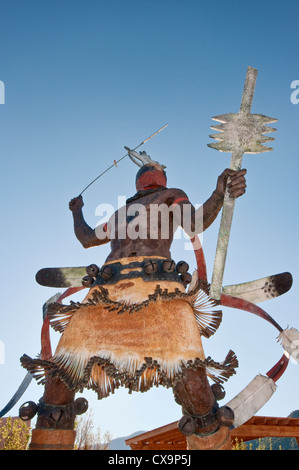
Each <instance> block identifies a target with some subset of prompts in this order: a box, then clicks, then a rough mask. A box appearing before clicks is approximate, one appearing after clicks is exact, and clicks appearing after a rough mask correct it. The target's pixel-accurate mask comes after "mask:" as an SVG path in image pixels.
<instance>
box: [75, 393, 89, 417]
mask: <svg viewBox="0 0 299 470" xmlns="http://www.w3.org/2000/svg"><path fill="white" fill-rule="evenodd" d="M74 405H75V413H76V415H82V414H83V413H85V412H86V411H87V410H88V401H87V400H86V398H83V397H80V398H77V399H76V400H75V403H74Z"/></svg>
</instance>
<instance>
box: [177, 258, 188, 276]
mask: <svg viewBox="0 0 299 470" xmlns="http://www.w3.org/2000/svg"><path fill="white" fill-rule="evenodd" d="M176 269H177V271H178V272H179V273H180V274H185V273H186V272H188V269H189V264H188V263H186V261H179V262H178V263H177V265H176Z"/></svg>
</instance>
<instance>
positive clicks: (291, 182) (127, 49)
mask: <svg viewBox="0 0 299 470" xmlns="http://www.w3.org/2000/svg"><path fill="white" fill-rule="evenodd" d="M298 14H299V4H298V2H297V1H286V2H279V1H273V0H272V1H268V0H264V1H262V2H260V1H257V0H252V1H250V2H245V1H234V0H226V1H225V2H223V1H220V0H209V1H207V0H187V1H186V0H184V1H183V0H159V1H158V0H139V1H137V0H110V1H109V2H108V1H102V0H97V1H95V0H88V1H83V0H59V1H58V0H43V2H40V1H38V0H1V1H0V50H1V55H0V57H1V61H0V81H1V82H3V84H4V90H5V96H4V98H5V99H4V100H2V103H1V104H0V123H1V124H0V136H1V138H0V156H1V185H0V191H1V201H2V204H1V206H2V207H1V223H2V229H1V243H0V250H1V265H2V269H1V282H0V285H1V308H0V325H1V327H0V345H1V351H2V353H1V355H2V357H1V358H0V359H1V360H0V383H1V392H0V409H2V408H3V407H4V406H5V405H6V403H7V402H8V401H9V399H10V398H11V396H12V395H13V394H14V392H15V391H16V389H17V388H18V386H19V385H20V383H21V381H22V380H23V378H24V377H25V375H26V371H25V370H24V369H23V368H22V367H21V365H20V357H21V356H22V355H23V354H24V353H26V354H28V355H29V356H31V357H36V356H37V355H38V354H39V352H40V332H41V326H42V306H43V304H44V302H45V301H46V300H48V299H49V298H50V297H51V296H52V295H54V294H55V293H56V292H57V291H59V289H58V290H57V289H54V288H49V287H42V286H40V285H39V284H37V283H36V281H35V274H36V272H37V271H38V270H39V269H41V268H43V267H51V266H52V267H56V266H87V265H89V264H91V263H95V264H98V265H101V264H102V263H103V262H104V260H105V258H106V256H107V255H108V253H109V246H104V247H95V248H90V249H88V250H86V249H84V248H83V247H82V246H81V245H80V243H79V242H78V240H77V239H76V237H75V235H74V233H73V222H72V214H71V213H70V211H69V209H68V203H69V201H70V199H71V198H73V197H75V196H77V195H78V194H79V193H80V192H81V191H82V190H83V188H85V187H86V186H87V185H88V184H89V183H90V182H91V181H92V180H93V179H94V178H95V177H96V176H97V175H99V174H100V173H101V172H102V171H104V170H105V169H106V168H107V167H109V166H110V165H111V164H112V163H113V161H114V160H117V159H119V158H121V157H122V156H124V155H125V153H126V151H125V150H124V146H129V147H131V148H133V147H136V146H137V145H138V144H139V143H140V142H142V141H143V140H144V139H145V138H147V137H148V136H150V135H151V134H152V133H153V132H155V131H156V130H157V129H159V128H160V127H162V126H163V125H165V124H168V126H167V128H166V129H165V130H163V132H161V133H160V134H158V135H157V136H156V137H154V138H153V139H152V140H151V141H150V142H148V143H147V144H146V145H144V146H143V147H142V150H146V151H147V153H148V154H149V155H151V157H152V158H153V159H154V160H158V161H159V162H161V163H163V164H164V165H166V166H167V170H166V171H167V177H168V187H175V188H180V189H183V190H184V191H185V192H186V193H187V194H188V196H189V199H190V200H191V201H192V203H193V204H202V203H203V202H205V200H206V199H208V197H209V196H210V195H211V194H212V192H213V190H214V189H215V186H216V181H217V178H218V176H219V175H220V174H221V173H222V171H223V170H224V169H225V168H227V167H228V166H229V163H230V154H228V153H220V152H218V151H216V150H214V149H211V148H209V147H208V146H207V144H208V143H210V142H212V140H211V138H210V137H209V135H210V134H211V133H213V131H211V129H210V126H211V125H213V121H212V117H213V116H217V115H219V114H224V113H228V112H238V111H239V107H240V102H241V96H242V91H243V86H244V80H245V75H246V71H247V67H248V66H252V67H254V68H256V69H258V76H257V83H256V89H255V95H254V100H253V105H252V110H251V112H252V113H260V114H265V115H267V116H271V117H273V118H277V119H278V122H277V123H276V124H275V125H274V126H275V127H276V128H277V132H276V133H275V134H271V136H273V137H275V141H274V142H273V145H272V143H271V145H272V147H273V151H271V152H267V153H262V154H258V155H244V159H243V167H244V168H246V169H247V175H246V180H247V191H246V194H245V195H244V196H242V198H240V199H238V201H237V202H236V206H235V212H234V219H233V225H232V231H231V237H230V242H229V249H228V255H227V263H226V268H225V273H224V280H223V284H224V285H228V284H237V283H241V282H246V281H251V280H255V279H260V278H263V277H265V276H268V275H272V274H277V273H282V272H286V271H288V272H291V273H292V275H293V286H292V289H291V290H290V291H289V292H288V293H286V294H284V295H283V296H281V297H278V298H276V299H273V300H270V301H266V302H264V303H263V304H260V306H261V307H262V308H263V309H265V310H266V311H267V312H268V313H269V314H270V315H271V316H272V317H274V319H275V320H276V321H277V322H278V323H279V324H280V325H281V326H282V327H283V328H286V327H287V326H292V327H295V328H299V318H298V301H297V297H298V294H297V292H298V278H299V269H298V236H297V233H298V229H299V220H298V210H297V201H298V196H299V191H298V170H299V164H298V138H297V134H298V123H299V104H297V101H298V100H297V99H296V98H297V95H296V88H291V86H292V84H293V86H298V85H296V83H295V84H294V83H293V82H294V81H296V80H299V72H298V50H297V49H298V47H297V45H298V24H297V23H298V20H297V18H298ZM298 96H299V94H298ZM3 101H4V102H3ZM0 102H1V97H0ZM136 170H137V167H136V166H135V165H134V164H133V163H132V162H131V161H130V160H129V159H128V158H125V159H123V160H122V161H121V162H120V163H119V164H118V166H117V167H114V168H112V169H111V170H110V171H109V172H107V173H106V174H105V175H104V176H103V177H101V178H100V179H99V180H97V181H96V182H95V183H94V184H93V185H92V186H91V187H90V188H89V189H88V190H87V191H86V192H85V193H84V195H83V196H84V208H83V210H84V216H85V219H86V221H87V223H88V224H89V225H90V226H92V227H95V226H96V224H97V223H98V222H99V216H98V212H96V209H97V207H98V206H99V204H103V203H105V204H112V205H113V206H114V207H115V208H117V203H118V197H119V196H122V197H123V196H125V197H130V196H132V195H133V194H134V193H135V186H134V182H135V174H136ZM219 223H220V217H218V218H217V219H216V221H215V222H214V223H213V225H212V226H211V227H210V228H209V229H208V230H207V231H206V232H205V233H204V235H203V248H204V253H205V258H206V262H207V270H208V277H209V280H211V275H212V270H213V263H214V256H215V250H216V243H217V236H218V229H219ZM189 248H190V246H189V244H188V243H187V240H186V239H185V238H184V237H181V238H180V239H178V240H175V242H174V245H173V249H172V256H173V259H175V260H176V261H179V260H181V259H184V260H186V261H187V262H188V263H189V265H190V270H191V271H192V270H193V269H195V257H194V253H193V252H192V251H191V250H190V249H189ZM80 295H81V297H80ZM84 295H85V293H84ZM82 298H83V294H82V293H81V294H77V296H74V297H73V298H72V300H77V299H78V300H80V299H82ZM69 300H70V299H66V301H65V303H68V301H69ZM277 334H278V332H277V330H276V329H275V328H274V327H273V326H272V325H270V324H269V323H267V322H265V321H263V320H262V319H260V318H258V317H256V316H253V315H251V314H249V313H246V312H243V311H239V310H233V309H228V308H223V320H222V323H221V325H220V328H219V329H218V331H217V332H216V333H215V335H213V336H212V337H211V338H210V339H209V340H204V343H203V344H204V349H205V351H206V355H211V356H212V357H213V359H215V360H216V361H222V360H223V359H224V357H225V356H226V354H227V352H228V351H229V349H232V350H233V351H234V352H235V353H236V355H237V357H238V360H239V368H238V369H237V374H236V375H234V376H233V377H232V378H230V379H229V381H228V382H227V383H226V384H225V390H226V397H225V399H224V401H223V402H221V403H222V404H225V402H227V401H229V400H230V399H231V398H233V397H234V396H235V395H236V394H237V393H239V392H240V391H241V390H242V389H243V388H244V387H245V386H246V385H247V384H248V383H249V382H250V381H251V380H252V379H253V378H254V377H255V376H256V375H257V374H266V372H267V371H268V370H269V369H270V368H271V367H272V366H273V365H274V364H275V363H276V362H277V361H278V360H279V358H280V357H281V355H282V354H283V350H282V348H281V346H280V344H278V343H277ZM51 340H52V347H53V349H55V345H56V344H57V342H58V340H59V334H58V333H55V332H53V333H51ZM298 381H299V366H298V365H296V364H294V363H293V362H290V364H289V366H288V368H287V370H286V372H285V373H284V375H283V376H282V377H281V379H280V380H279V381H278V382H277V385H278V388H277V391H276V392H275V394H274V395H273V397H272V398H271V400H270V401H269V402H268V403H267V404H266V405H265V406H264V407H263V408H262V409H261V410H260V411H259V413H258V414H259V415H265V416H282V417H283V416H288V415H289V413H291V412H292V411H293V410H296V409H298V408H299V403H298V395H297V389H298ZM42 394H43V387H42V386H41V385H37V383H36V382H35V380H33V381H32V382H31V384H30V386H29V388H28V390H27V391H26V393H25V394H24V396H23V397H22V398H21V400H20V402H19V403H18V404H17V405H16V406H15V407H14V408H13V409H12V410H11V412H10V415H12V416H15V415H17V414H18V409H19V406H21V404H22V403H24V402H26V401H28V400H33V401H35V402H37V401H38V400H39V399H40V398H41V396H42ZM82 395H83V396H84V397H85V398H87V400H88V401H89V406H90V408H91V409H92V410H93V414H94V423H95V426H96V427H97V426H99V427H100V428H101V430H102V431H109V432H110V433H111V434H112V436H113V438H116V437H120V436H127V435H130V434H131V433H133V432H136V431H149V430H152V429H154V428H156V427H159V426H163V425H166V424H168V423H171V422H174V421H176V420H179V419H180V417H181V415H182V414H181V408H180V407H179V405H177V404H176V403H175V401H174V399H173V394H172V391H171V390H170V389H165V388H163V387H159V388H154V389H152V390H151V391H149V392H146V393H143V394H142V393H132V394H131V395H129V394H128V392H127V390H125V389H119V390H118V391H116V393H115V394H114V395H111V396H110V397H108V398H106V399H104V400H101V401H98V400H97V398H96V394H95V393H94V392H92V391H87V390H84V392H83V394H82ZM78 396H81V394H78Z"/></svg>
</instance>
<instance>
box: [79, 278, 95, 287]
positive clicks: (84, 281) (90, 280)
mask: <svg viewBox="0 0 299 470" xmlns="http://www.w3.org/2000/svg"><path fill="white" fill-rule="evenodd" d="M93 283H94V278H93V277H92V276H84V277H83V279H82V286H84V287H91V286H92V285H93Z"/></svg>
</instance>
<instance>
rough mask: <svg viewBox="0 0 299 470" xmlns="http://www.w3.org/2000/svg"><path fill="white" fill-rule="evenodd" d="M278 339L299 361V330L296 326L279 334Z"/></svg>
mask: <svg viewBox="0 0 299 470" xmlns="http://www.w3.org/2000/svg"><path fill="white" fill-rule="evenodd" d="M277 341H278V342H280V343H281V345H282V347H283V348H284V350H285V351H287V352H288V353H289V354H290V356H291V358H292V359H293V360H294V361H295V362H299V331H298V330H296V329H295V328H286V329H285V330H283V331H281V333H280V334H279V335H278V338H277Z"/></svg>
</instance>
